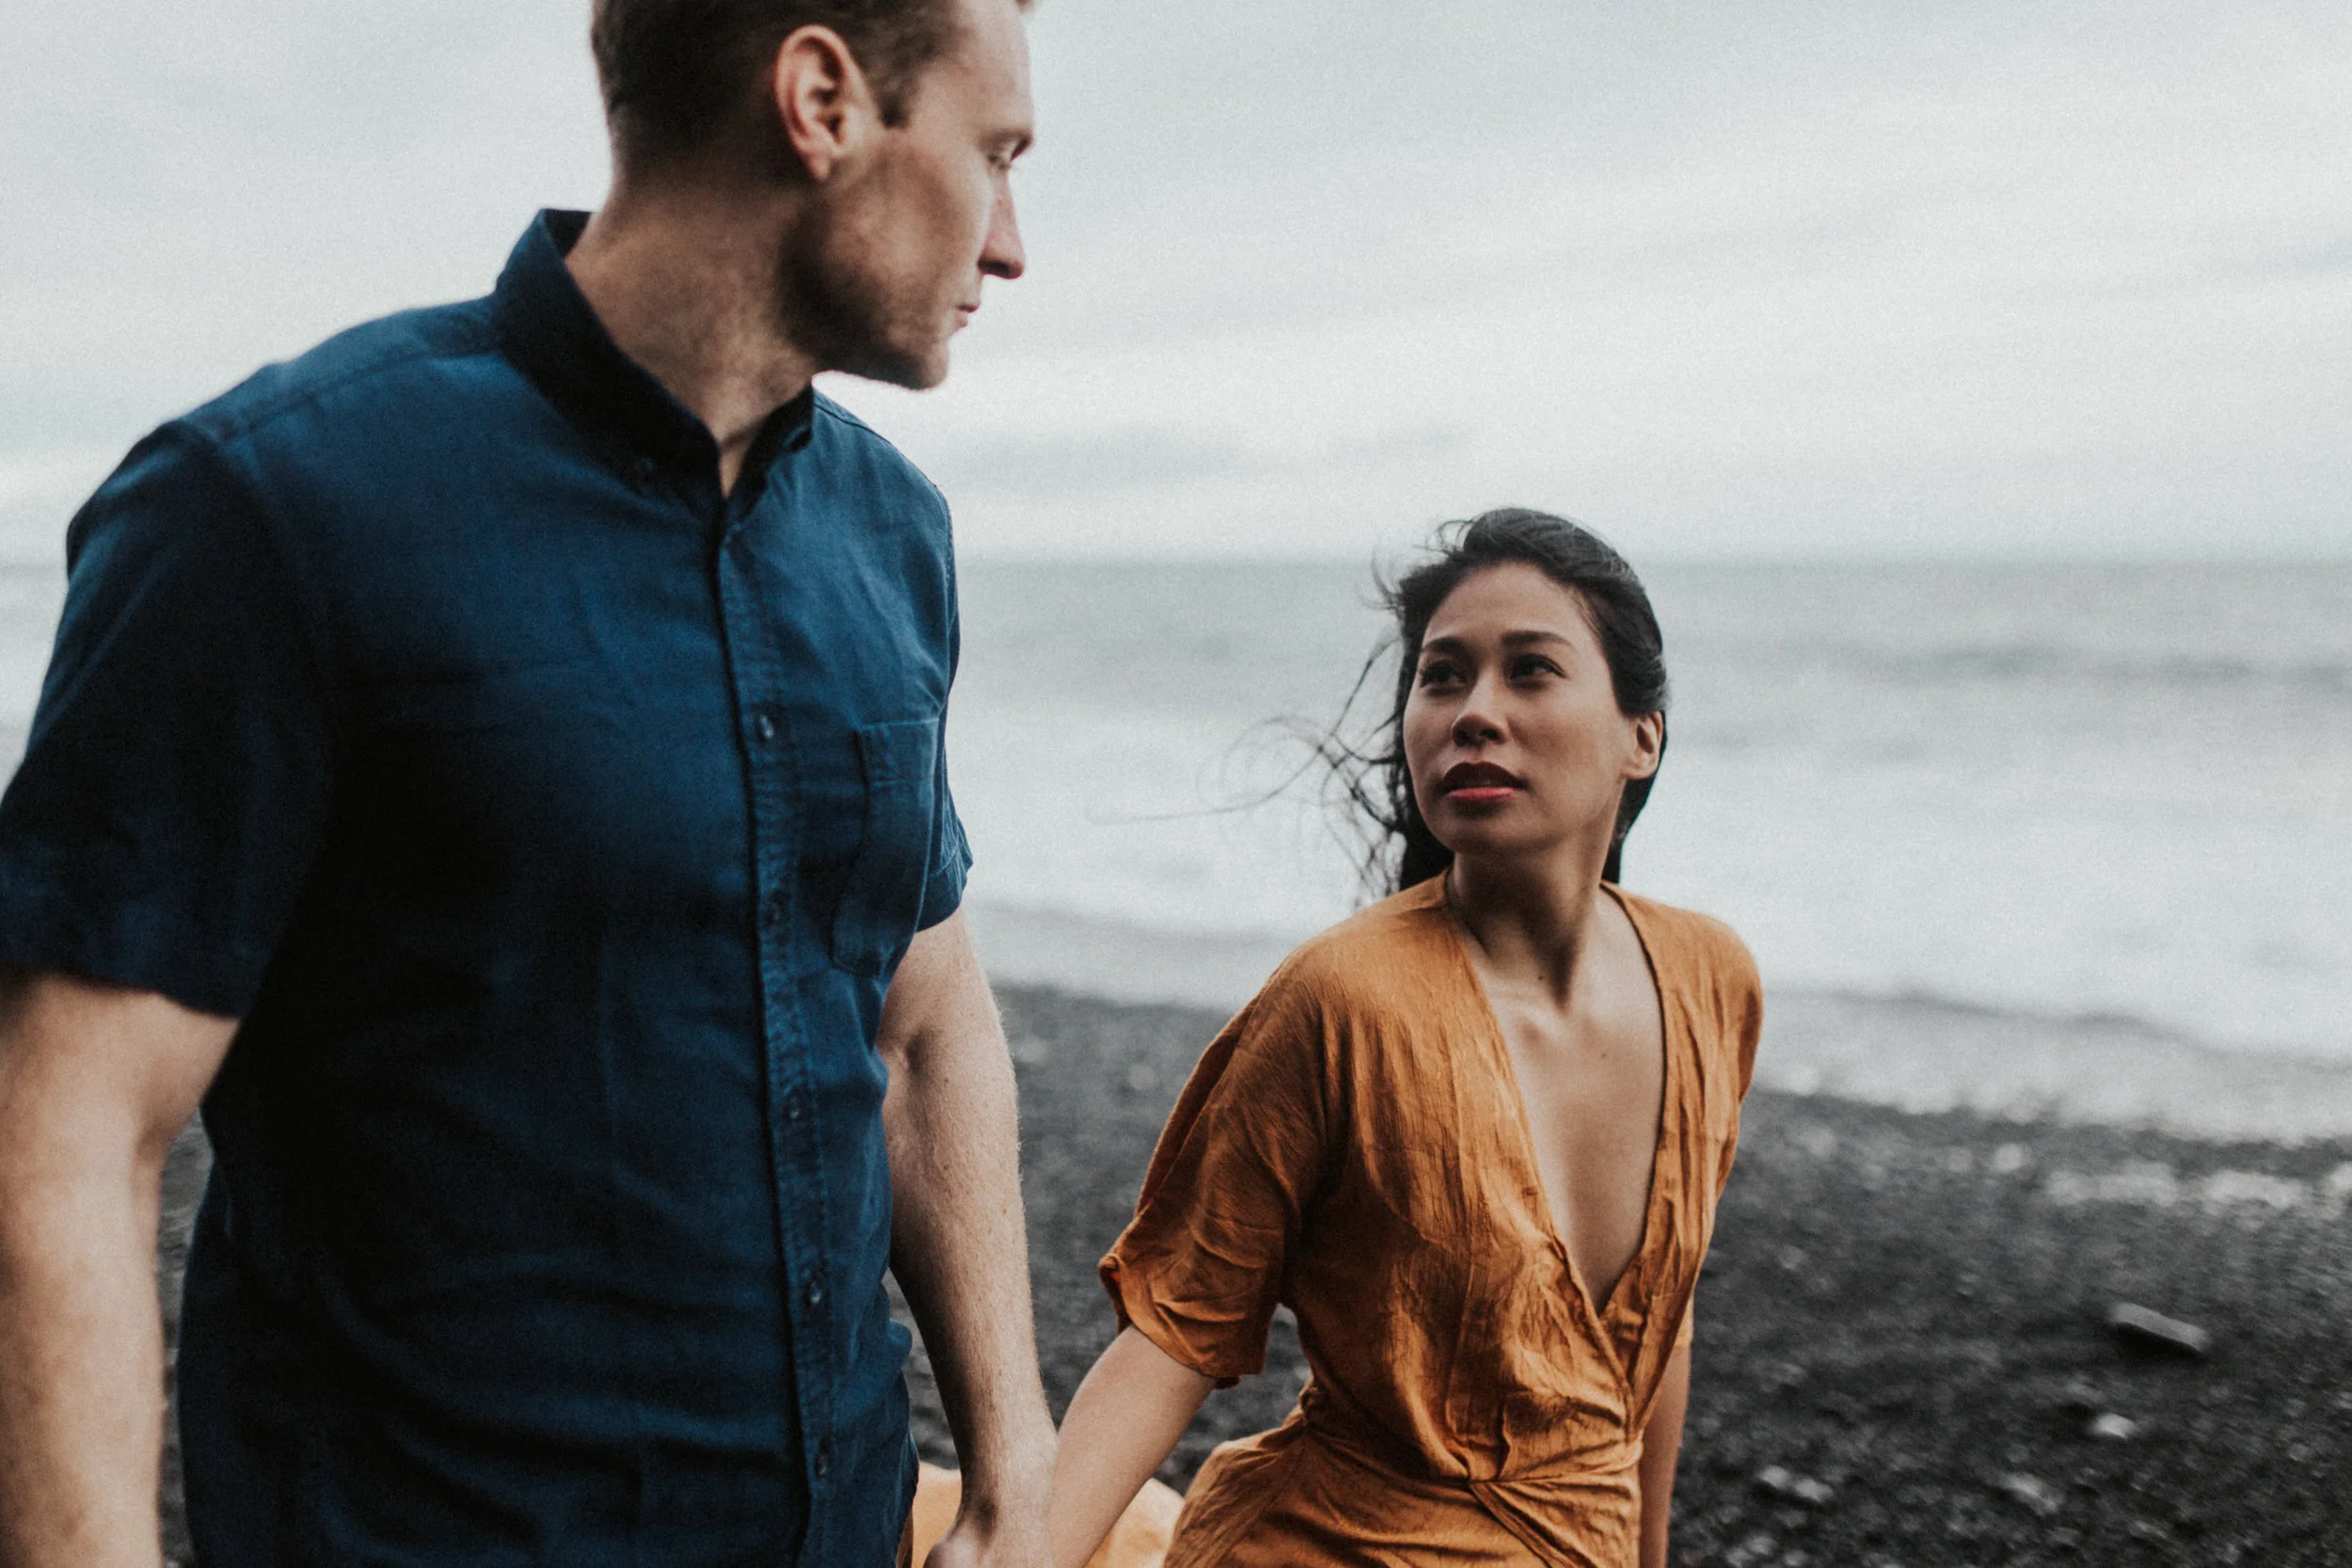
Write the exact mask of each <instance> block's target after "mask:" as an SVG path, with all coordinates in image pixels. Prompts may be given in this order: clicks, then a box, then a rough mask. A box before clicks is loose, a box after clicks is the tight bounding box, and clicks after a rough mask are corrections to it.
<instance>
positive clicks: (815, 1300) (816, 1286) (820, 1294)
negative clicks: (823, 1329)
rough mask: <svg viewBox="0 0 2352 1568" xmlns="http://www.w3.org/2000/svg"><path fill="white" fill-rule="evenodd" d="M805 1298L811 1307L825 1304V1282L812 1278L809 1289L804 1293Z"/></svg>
mask: <svg viewBox="0 0 2352 1568" xmlns="http://www.w3.org/2000/svg"><path fill="white" fill-rule="evenodd" d="M804 1299H805V1300H806V1301H807V1302H808V1305H809V1306H810V1307H811V1308H815V1307H822V1306H824V1305H825V1287H824V1286H823V1284H822V1283H820V1282H819V1281H818V1280H814V1279H812V1280H810V1281H809V1282H808V1290H807V1291H806V1292H805V1293H804Z"/></svg>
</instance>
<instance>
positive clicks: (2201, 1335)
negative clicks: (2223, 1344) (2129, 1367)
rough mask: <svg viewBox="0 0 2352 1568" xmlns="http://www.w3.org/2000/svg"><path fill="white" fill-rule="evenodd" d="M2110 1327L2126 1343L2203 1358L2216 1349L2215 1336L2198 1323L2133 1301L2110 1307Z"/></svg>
mask: <svg viewBox="0 0 2352 1568" xmlns="http://www.w3.org/2000/svg"><path fill="white" fill-rule="evenodd" d="M2107 1329H2108V1331H2109V1332H2110V1333H2112V1334H2113V1335H2114V1336H2115V1337H2116V1338H2118V1339H2120V1340H2122V1342H2124V1343H2125V1344H2129V1345H2137V1346H2138V1347H2140V1348H2141V1349H2143V1350H2160V1351H2169V1352H2170V1353H2172V1354H2175V1355H2191V1356H2197V1357H2200V1358H2202V1357H2203V1356H2206V1355H2209V1354H2212V1352H2213V1336H2212V1335H2210V1334H2208V1333H2206V1332H2205V1331H2204V1330H2203V1329H2201V1328H2200V1327H2198V1326H2197V1325H2196V1324H2195V1323H2183V1322H2182V1321H2181V1320H2180V1319H2178V1318H2168V1317H2166V1316H2165V1315H2164V1314H2163V1313H2161V1312H2158V1311H2155V1310H2153V1309H2152V1308H2150V1307H2137V1306H2134V1305H2133V1304H2132V1303H2130V1302H2127V1301H2125V1302H2118V1303H2116V1304H2115V1305H2114V1306H2113V1307H2109V1308H2107Z"/></svg>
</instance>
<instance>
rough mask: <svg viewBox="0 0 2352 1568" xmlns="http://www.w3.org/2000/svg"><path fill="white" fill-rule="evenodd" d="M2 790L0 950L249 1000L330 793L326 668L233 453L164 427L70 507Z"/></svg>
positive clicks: (221, 1010)
mask: <svg viewBox="0 0 2352 1568" xmlns="http://www.w3.org/2000/svg"><path fill="white" fill-rule="evenodd" d="M68 556H69V576H68V579H67V590H66V602H65V613H64V616H63V618H62V620H61V622H60V624H59V626H58V630H57V640H56V649H55V652H54V654H53V657H52V658H51V661H50V666H49V673H48V676H47V679H46V681H45V682H44V683H43V685H42V688H41V695H40V706H39V708H38V709H37V710H36V712H35V714H34V718H33V726H32V733H31V736H30V737H29V739H28V741H27V743H26V748H25V753H24V762H23V764H22V766H21V767H20V768H18V769H17V772H16V776H15V778H14V779H13V780H12V781H11V782H10V783H9V785H8V793H7V796H6V798H5V799H0V962H7V963H11V964H17V965H22V966H24V967H26V968H31V969H45V970H54V971H58V972H62V973H66V974H78V975H82V976H84V977H87V978H90V979H96V980H103V981H109V982H113V983H115V984H119V985H124V986H131V987H135V988H137V989H140V990H152V991H158V992H161V993H162V994H164V995H166V996H168V997H171V998H172V999H173V1000H175V1001H178V1002H180V1003H183V1004H184V1005H185V1006H190V1007H194V1008H197V1009H199V1010H200V1011H204V1012H209V1013H215V1014H218V1015H221V1016H224V1017H240V1016H242V1015H243V1014H244V1013H245V1012H246V1010H247V1008H248V1007H249V1006H250V1004H251V1003H252V1001H253V999H254V996H255V993H256V992H257V991H258V990H259V989H260V986H261V982H262V974H263V972H264V970H265V969H266V968H267V966H268V964H269V961H270V958H271V955H272V954H273V953H274V952H275V950H276V948H277V945H278V938H279V936H280V934H281V933H282V931H283V930H284V927H285V925H286V922H287V920H288V918H289V917H290V915H291V913H292V911H293V908H294V901H295V899H296V897H297V896H298V895H299V893H300V890H301V887H302V884H303V881H304V879H305V878H306V877H307V876H308V873H309V869H310V862H311V859H312V857H313V855H314V854H315V852H316V848H317V845H318V842H319V837H320V834H321V832H322V829H323V824H324V822H325V820H326V811H327V804H328V797H329V793H330V762H329V745H328V733H329V729H330V724H329V721H328V717H327V706H326V698H325V696H324V690H325V685H324V679H323V675H322V673H321V670H320V667H319V663H318V660H317V657H316V656H315V652H314V649H313V647H312V645H311V643H310V639H309V635H308V631H307V629H306V626H305V623H304V620H303V617H302V615H301V613H300V611H299V610H298V609H297V607H296V604H295V596H294V584H293V580H292V578H291V577H290V575H289V573H288V572H287V570H286V566H285V563H284V562H283V560H282V559H281V558H280V557H279V555H278V553H277V549H276V547H275V545H274V543H273V541H272V540H271V539H270V538H269V537H268V536H267V534H266V533H265V531H264V525H263V522H262V518H261V516H260V514H259V512H258V509H257V507H256V505H255V503H254V502H253V500H252V499H251V493H250V491H249V490H248V489H247V488H246V486H245V485H244V484H243V483H240V480H239V477H238V475H237V474H236V472H235V471H234V470H233V469H232V467H231V466H230V462H229V460H228V459H227V458H226V457H225V456H224V455H223V454H222V453H221V452H220V451H219V450H218V449H217V448H216V447H215V445H214V444H213V443H212V442H211V441H210V440H209V439H207V438H205V437H204V436H199V435H198V434H196V433H194V432H191V431H188V430H186V429H184V428H183V427H178V426H166V427H165V428H164V429H163V430H161V431H159V432H157V433H156V434H155V435H153V436H150V437H148V439H147V440H145V441H143V442H141V443H140V445H139V446H138V447H137V448H135V450H134V451H132V453H131V455H130V456H129V457H128V458H126V459H125V460H124V462H123V465H122V467H120V468H119V469H118V470H117V471H116V472H115V474H114V476H113V477H112V478H111V479H109V480H108V481H107V482H106V483H105V484H104V485H103V486H102V487H101V488H100V489H99V491H98V493H97V494H96V495H95V496H94V497H92V498H91V499H90V500H89V502H88V504H87V505H86V506H85V507H84V508H83V509H82V511H81V514H80V515H78V516H77V517H76V518H75V519H74V523H73V527H72V531H71V533H70V534H69V540H68Z"/></svg>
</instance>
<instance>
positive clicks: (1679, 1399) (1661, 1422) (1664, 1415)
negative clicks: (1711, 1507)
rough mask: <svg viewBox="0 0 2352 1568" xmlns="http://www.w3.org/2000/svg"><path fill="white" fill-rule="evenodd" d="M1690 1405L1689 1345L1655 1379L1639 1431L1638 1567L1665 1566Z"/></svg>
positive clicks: (1653, 1567)
mask: <svg viewBox="0 0 2352 1568" xmlns="http://www.w3.org/2000/svg"><path fill="white" fill-rule="evenodd" d="M1690 1407H1691V1347H1690V1346H1688V1345H1685V1346H1683V1347H1682V1348H1681V1349H1680V1350H1678V1351H1677V1352H1675V1354H1674V1359H1672V1360H1670V1361H1668V1362H1667V1363H1666V1371H1665V1375H1664V1376H1663V1377H1661V1379H1660V1380H1659V1384H1658V1402H1657V1403H1655V1404H1653V1405H1651V1406H1650V1416H1649V1425H1648V1426H1647V1427H1645V1428H1644V1429H1643V1432H1642V1466H1641V1470H1640V1472H1639V1474H1640V1477H1641V1486H1642V1568H1666V1527H1667V1526H1668V1525H1669V1524H1671V1523H1672V1522H1673V1518H1674V1506H1675V1461H1676V1460H1677V1458H1679V1457H1680V1456H1681V1453H1682V1417H1683V1413H1684V1412H1685V1411H1687V1410H1688V1409H1689V1408H1690Z"/></svg>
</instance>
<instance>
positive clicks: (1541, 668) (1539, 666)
mask: <svg viewBox="0 0 2352 1568" xmlns="http://www.w3.org/2000/svg"><path fill="white" fill-rule="evenodd" d="M1558 673H1560V666H1558V665H1557V664H1554V663H1552V662H1551V660H1549V659H1548V658H1546V657H1543V656H1542V655H1541V654H1522V655H1521V656H1520V657H1518V658H1516V659H1513V660H1512V661H1511V678H1512V679H1513V680H1536V679H1540V678H1542V677H1543V676H1545V675H1556V674H1558Z"/></svg>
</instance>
